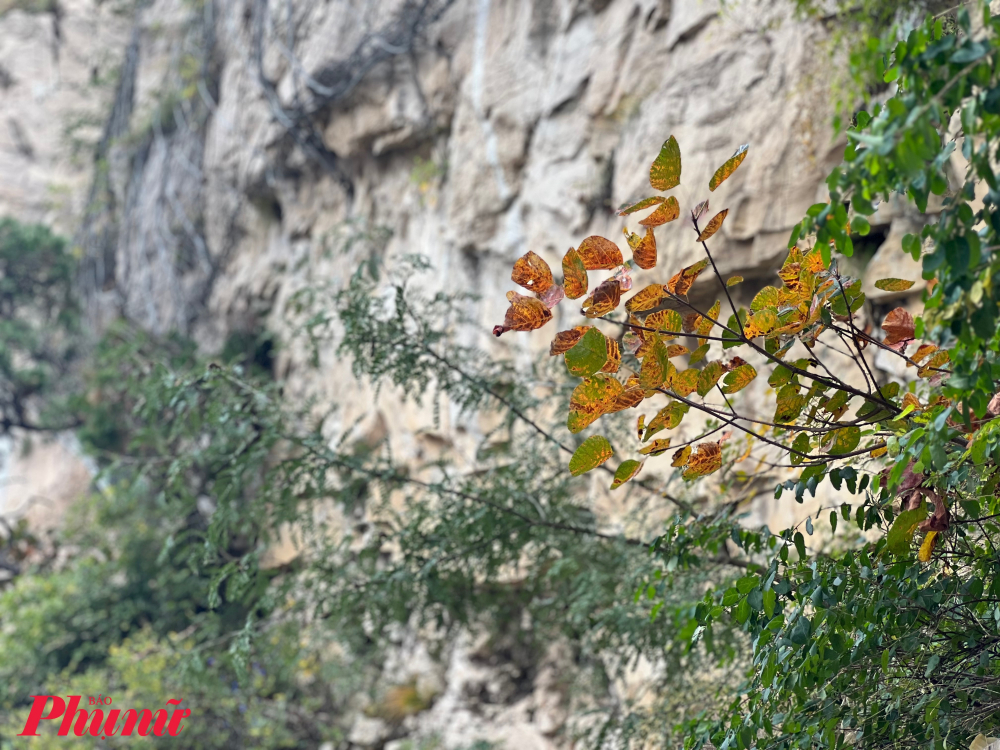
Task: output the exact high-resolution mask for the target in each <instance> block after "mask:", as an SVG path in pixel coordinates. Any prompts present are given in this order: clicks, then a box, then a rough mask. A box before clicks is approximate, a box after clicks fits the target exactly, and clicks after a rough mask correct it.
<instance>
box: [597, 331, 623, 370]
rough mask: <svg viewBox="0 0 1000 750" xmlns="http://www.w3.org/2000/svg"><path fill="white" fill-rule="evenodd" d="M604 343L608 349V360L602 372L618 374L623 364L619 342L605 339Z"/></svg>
mask: <svg viewBox="0 0 1000 750" xmlns="http://www.w3.org/2000/svg"><path fill="white" fill-rule="evenodd" d="M604 342H605V343H606V344H607V347H608V360H607V362H605V363H604V367H602V368H601V372H607V373H612V374H613V373H616V372H618V368H619V367H621V364H622V352H621V349H619V348H618V342H617V341H615V340H614V339H612V338H605V339H604Z"/></svg>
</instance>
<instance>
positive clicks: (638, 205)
mask: <svg viewBox="0 0 1000 750" xmlns="http://www.w3.org/2000/svg"><path fill="white" fill-rule="evenodd" d="M663 201H664V198H663V197H662V196H660V195H654V196H653V197H652V198H643V199H642V200H641V201H636V202H635V203H623V204H622V205H621V206H620V207H619V208H618V211H617V213H618V215H619V216H625V215H627V214H634V213H635V212H636V211H642V209H644V208H649V207H650V206H655V205H656V204H657V203H663Z"/></svg>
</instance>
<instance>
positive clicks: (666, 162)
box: [649, 136, 681, 190]
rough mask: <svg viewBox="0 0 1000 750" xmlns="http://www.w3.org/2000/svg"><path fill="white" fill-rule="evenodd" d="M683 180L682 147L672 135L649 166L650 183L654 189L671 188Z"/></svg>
mask: <svg viewBox="0 0 1000 750" xmlns="http://www.w3.org/2000/svg"><path fill="white" fill-rule="evenodd" d="M680 182H681V149H680V146H678V145H677V139H676V138H674V137H673V136H670V137H669V138H668V139H667V140H666V142H664V144H663V146H661V147H660V153H659V154H658V155H657V157H656V159H655V160H654V161H653V164H652V166H650V168H649V184H650V185H652V187H653V189H654V190H670V189H671V188H675V187H677V186H678V185H679V184H680Z"/></svg>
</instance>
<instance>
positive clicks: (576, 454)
mask: <svg viewBox="0 0 1000 750" xmlns="http://www.w3.org/2000/svg"><path fill="white" fill-rule="evenodd" d="M614 453H615V452H614V449H613V448H612V447H611V443H609V442H608V439H607V438H605V437H603V436H601V435H592V436H591V437H589V438H587V439H586V440H584V441H583V442H582V443H580V447H579V448H577V449H576V450H575V451H573V457H572V458H570V460H569V473H570V474H572V475H573V476H574V477H577V476H580V475H581V474H585V473H586V472H588V471H590V470H591V469H596V468H597V467H598V466H600V465H601V464H603V463H604V462H605V461H607V460H608V459H609V458H611V457H612V456H613V455H614Z"/></svg>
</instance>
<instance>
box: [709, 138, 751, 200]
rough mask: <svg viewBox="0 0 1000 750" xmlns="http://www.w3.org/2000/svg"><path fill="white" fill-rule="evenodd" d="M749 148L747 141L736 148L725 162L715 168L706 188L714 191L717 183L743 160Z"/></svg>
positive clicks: (719, 183) (717, 185)
mask: <svg viewBox="0 0 1000 750" xmlns="http://www.w3.org/2000/svg"><path fill="white" fill-rule="evenodd" d="M749 148H750V144H749V143H744V144H743V145H742V146H740V147H739V148H738V149H736V153H735V154H733V155H732V156H730V157H729V158H728V159H727V160H726V163H725V164H723V165H722V166H721V167H719V168H718V169H717V170H715V174H714V175H712V179H711V180H709V181H708V189H709V190H711V191H714V190H715V189H716V188H717V187H719V185H721V184H722V183H723V182H725V181H726V180H727V179H728V178H729V175H731V174H732V173H733V172H735V171H736V168H737V167H738V166H739V165H740V164H742V163H743V160H744V159H745V158H746V156H747V150H748V149H749Z"/></svg>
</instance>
